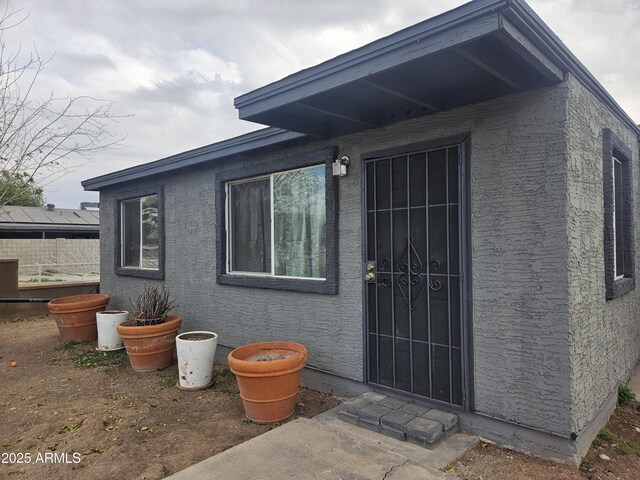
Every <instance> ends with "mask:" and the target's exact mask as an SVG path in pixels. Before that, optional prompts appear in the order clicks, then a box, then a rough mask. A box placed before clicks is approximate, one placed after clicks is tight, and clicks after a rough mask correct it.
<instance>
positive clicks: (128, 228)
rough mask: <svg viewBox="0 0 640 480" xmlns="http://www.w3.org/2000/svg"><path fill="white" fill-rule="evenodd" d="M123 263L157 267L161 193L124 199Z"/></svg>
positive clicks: (149, 267)
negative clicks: (159, 199) (159, 200)
mask: <svg viewBox="0 0 640 480" xmlns="http://www.w3.org/2000/svg"><path fill="white" fill-rule="evenodd" d="M121 205H122V267H125V268H126V267H129V268H142V269H150V270H158V266H159V255H158V196H157V195H149V196H148V197H141V198H135V199H133V200H126V201H124V202H122V204H121Z"/></svg>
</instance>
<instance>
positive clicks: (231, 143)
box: [81, 127, 306, 191]
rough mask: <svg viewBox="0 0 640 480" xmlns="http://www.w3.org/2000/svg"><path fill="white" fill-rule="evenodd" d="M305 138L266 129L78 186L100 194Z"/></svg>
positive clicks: (83, 182) (280, 130)
mask: <svg viewBox="0 0 640 480" xmlns="http://www.w3.org/2000/svg"><path fill="white" fill-rule="evenodd" d="M305 136H306V135H305V134H302V133H297V132H291V131H288V130H283V129H280V128H274V127H267V128H263V129H261V130H257V131H255V132H250V133H246V134H244V135H240V136H237V137H233V138H230V139H228V140H223V141H221V142H217V143H213V144H211V145H207V146H204V147H200V148H196V149H193V150H188V151H186V152H182V153H178V154H176V155H172V156H170V157H166V158H161V159H160V160H156V161H153V162H149V163H145V164H142V165H136V166H135V167H130V168H126V169H124V170H118V171H116V172H112V173H108V174H106V175H101V176H99V177H94V178H90V179H87V180H84V181H82V182H81V184H82V187H83V188H84V189H85V190H86V191H99V190H101V189H103V188H106V187H109V186H112V185H117V184H119V183H124V182H129V181H132V180H137V179H140V178H144V177H148V176H151V175H157V174H161V173H167V172H170V171H173V170H176V169H179V168H187V167H193V166H196V165H199V164H202V163H206V162H210V161H214V160H220V159H222V158H226V157H229V156H232V155H238V154H243V153H247V152H250V151H252V150H256V149H259V148H264V147H268V146H271V145H276V144H278V143H282V142H286V141H289V140H296V139H299V138H302V137H305Z"/></svg>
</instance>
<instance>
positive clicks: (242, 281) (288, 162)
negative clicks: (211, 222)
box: [215, 148, 338, 295]
mask: <svg viewBox="0 0 640 480" xmlns="http://www.w3.org/2000/svg"><path fill="white" fill-rule="evenodd" d="M334 159H335V150H334V149H332V148H327V149H323V150H317V151H313V152H309V153H304V154H300V155H294V156H291V157H284V158H280V159H277V160H275V161H271V162H267V163H260V162H256V163H254V164H252V165H250V166H248V167H246V168H241V169H235V170H227V171H221V172H219V173H218V174H217V175H216V185H215V187H216V209H215V216H216V281H217V283H219V284H221V285H234V286H242V287H253V288H266V289H275V290H291V291H296V292H307V293H321V294H329V295H335V294H337V293H338V180H337V177H334V176H333V172H332V168H331V165H332V163H333V160H334ZM320 164H323V165H325V167H326V168H325V182H326V183H325V202H326V256H327V259H326V262H327V274H326V279H324V280H317V279H299V278H287V277H275V276H266V275H243V274H240V273H233V274H230V273H227V231H226V223H227V222H226V216H227V202H226V200H227V199H226V184H227V182H233V181H237V180H242V179H249V178H252V177H259V176H261V175H271V174H274V173H278V172H283V171H286V170H293V169H297V168H305V167H312V166H314V165H320Z"/></svg>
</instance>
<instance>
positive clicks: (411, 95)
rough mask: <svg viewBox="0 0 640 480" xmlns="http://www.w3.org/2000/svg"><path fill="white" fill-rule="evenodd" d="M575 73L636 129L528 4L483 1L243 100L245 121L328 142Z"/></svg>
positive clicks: (240, 105)
mask: <svg viewBox="0 0 640 480" xmlns="http://www.w3.org/2000/svg"><path fill="white" fill-rule="evenodd" d="M569 71H572V72H574V73H575V74H576V75H577V76H578V77H580V78H581V79H582V80H583V81H584V83H585V84H586V85H587V86H588V87H589V88H590V89H591V90H592V91H594V93H596V94H597V95H598V96H599V97H600V98H602V99H603V100H605V101H606V102H607V104H608V105H610V106H611V108H612V109H614V110H616V113H618V114H619V115H621V116H622V117H624V118H625V121H627V123H630V125H632V126H633V128H634V130H636V131H637V127H636V126H635V123H634V122H633V121H631V119H630V118H629V117H628V116H627V115H626V114H625V113H624V112H623V111H622V109H621V108H620V107H619V106H618V105H617V104H616V103H615V101H614V100H613V99H612V98H611V97H610V96H609V95H608V93H607V92H606V91H605V90H604V88H602V86H601V85H600V84H599V83H598V82H597V81H596V80H595V79H594V78H593V76H592V75H591V74H590V73H589V72H588V71H587V70H586V68H584V66H582V64H581V63H580V62H579V61H578V60H577V59H576V58H575V57H574V56H573V54H571V52H569V50H568V49H567V48H566V47H565V46H564V45H563V44H562V42H561V41H560V40H559V39H558V38H557V37H556V36H555V35H554V34H553V33H552V32H551V30H550V29H549V28H548V27H547V26H546V25H545V24H544V22H543V21H542V20H541V19H540V18H539V17H538V16H537V15H536V14H535V13H534V12H533V10H531V9H530V8H529V7H528V6H527V5H526V4H525V3H524V2H521V1H520V0H475V1H472V2H470V3H467V4H465V5H463V6H461V7H459V8H456V9H454V10H451V11H448V12H446V13H444V14H442V15H439V16H437V17H433V18H431V19H429V20H426V21H424V22H421V23H419V24H417V25H414V26H412V27H409V28H406V29H404V30H401V31H399V32H397V33H394V34H392V35H390V36H388V37H385V38H382V39H380V40H377V41H375V42H373V43H370V44H368V45H366V46H364V47H361V48H359V49H357V50H353V51H351V52H349V53H346V54H344V55H340V56H338V57H336V58H333V59H331V60H328V61H326V62H324V63H321V64H319V65H316V66H314V67H311V68H308V69H306V70H303V71H300V72H298V73H295V74H293V75H290V76H288V77H286V78H284V79H282V80H279V81H277V82H274V83H272V84H269V85H267V86H265V87H262V88H259V89H257V90H254V91H252V92H250V93H247V94H245V95H242V96H239V97H237V98H236V99H235V106H236V108H237V109H238V111H239V116H240V118H241V119H243V120H249V121H252V122H257V123H262V124H265V125H270V126H274V127H279V128H283V129H287V130H293V131H297V132H301V133H305V134H311V135H315V136H320V137H325V138H326V137H334V136H338V135H344V134H349V133H354V132H357V131H360V130H364V129H369V128H378V127H382V126H385V125H388V124H391V123H395V122H398V121H402V120H406V119H408V118H413V117H418V116H422V115H429V114H433V113H437V112H440V111H444V110H449V109H452V108H455V107H459V106H462V105H466V104H471V103H478V102H482V101H485V100H490V99H494V98H498V97H501V96H505V95H509V94H512V93H517V92H521V91H525V90H533V89H536V88H541V87H545V86H550V85H553V84H556V83H559V82H562V81H563V80H564V75H565V73H567V72H569Z"/></svg>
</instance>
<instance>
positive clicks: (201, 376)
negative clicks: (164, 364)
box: [176, 331, 218, 390]
mask: <svg viewBox="0 0 640 480" xmlns="http://www.w3.org/2000/svg"><path fill="white" fill-rule="evenodd" d="M217 345H218V334H217V333H213V332H202V331H197V332H185V333H181V334H180V335H178V336H177V337H176V351H177V353H178V383H177V385H176V386H177V387H178V388H179V389H180V390H202V389H205V388H208V387H210V386H211V385H213V360H214V358H215V355H216V347H217Z"/></svg>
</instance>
